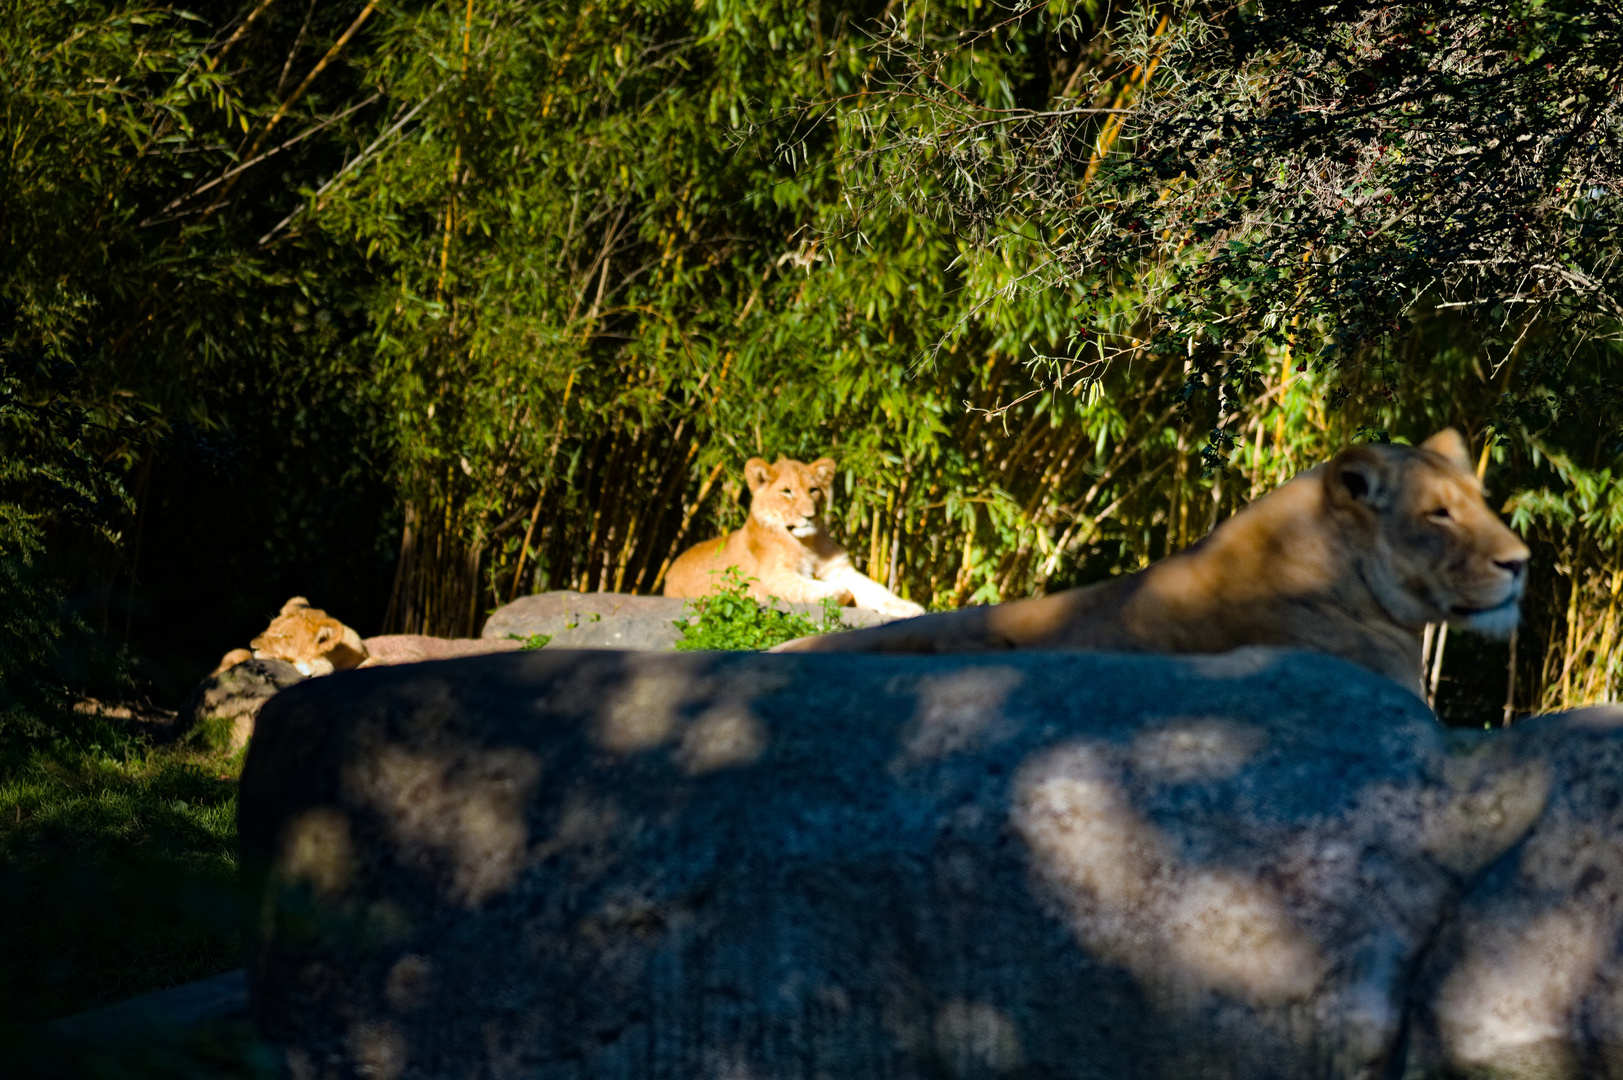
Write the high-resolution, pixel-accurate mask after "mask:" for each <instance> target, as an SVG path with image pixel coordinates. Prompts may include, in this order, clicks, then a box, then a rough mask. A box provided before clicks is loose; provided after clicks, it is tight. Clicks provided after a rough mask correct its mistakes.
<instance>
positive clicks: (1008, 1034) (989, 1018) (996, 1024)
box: [934, 1000, 1025, 1076]
mask: <svg viewBox="0 0 1623 1080" xmlns="http://www.w3.org/2000/svg"><path fill="white" fill-rule="evenodd" d="M934 1035H935V1050H936V1053H938V1054H940V1055H941V1060H942V1061H943V1063H945V1065H946V1067H947V1071H948V1072H949V1073H950V1074H951V1075H953V1076H980V1075H984V1074H986V1073H994V1074H996V1073H1006V1072H1012V1071H1014V1070H1015V1069H1018V1068H1019V1067H1020V1066H1021V1064H1023V1063H1024V1061H1025V1052H1024V1050H1023V1049H1022V1047H1021V1041H1020V1028H1019V1026H1018V1025H1017V1024H1016V1023H1015V1022H1014V1020H1013V1019H1011V1018H1010V1017H1009V1016H1008V1015H1007V1014H1006V1013H1005V1012H1004V1011H1003V1010H1001V1009H999V1008H997V1007H996V1006H994V1005H989V1004H987V1003H985V1002H981V1001H964V1000H958V1001H949V1002H948V1003H947V1004H945V1005H943V1006H942V1007H941V1008H940V1009H939V1010H937V1012H936V1015H935V1024H934Z"/></svg>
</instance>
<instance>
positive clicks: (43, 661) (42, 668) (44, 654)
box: [0, 554, 130, 769]
mask: <svg viewBox="0 0 1623 1080" xmlns="http://www.w3.org/2000/svg"><path fill="white" fill-rule="evenodd" d="M0 612H4V613H5V614H4V617H3V618H0V769H4V768H7V767H9V766H10V765H12V764H13V763H14V762H15V761H16V760H18V759H19V757H20V756H26V754H27V752H28V751H29V749H30V748H35V747H41V746H46V745H49V744H52V743H54V742H57V741H59V740H64V739H66V740H70V741H72V742H74V743H76V744H79V745H96V748H97V749H100V746H101V745H107V746H115V745H117V744H118V743H120V742H121V741H123V740H122V737H121V736H120V734H119V733H118V732H117V731H116V730H114V729H112V728H110V727H108V726H107V725H106V724H105V723H103V722H101V721H99V720H97V719H96V718H94V717H92V716H88V715H85V714H80V713H76V712H75V711H74V709H73V705H74V703H75V702H76V701H77V700H79V699H81V698H84V697H109V698H118V697H121V696H126V695H127V694H128V692H129V689H130V684H129V673H128V668H127V666H126V663H125V659H124V657H123V656H122V655H121V654H120V653H119V652H118V651H116V650H114V649H113V648H112V647H111V646H110V645H109V644H108V642H107V641H106V639H105V638H103V637H101V636H100V635H98V634H95V633H94V632H92V630H91V629H90V627H88V626H86V625H85V623H84V620H83V619H81V618H80V617H79V616H77V615H76V614H75V613H74V612H73V611H72V610H70V609H69V608H68V606H67V605H66V604H65V603H64V602H63V601H62V599H61V597H60V596H59V595H58V594H57V593H56V591H55V590H54V589H53V588H52V587H51V585H50V583H49V582H47V581H46V580H44V579H43V578H42V577H41V575H40V574H39V573H38V571H37V570H36V569H35V568H34V567H33V566H32V565H31V564H30V563H28V562H25V561H23V560H22V559H20V558H16V557H8V556H5V555H4V554H0Z"/></svg>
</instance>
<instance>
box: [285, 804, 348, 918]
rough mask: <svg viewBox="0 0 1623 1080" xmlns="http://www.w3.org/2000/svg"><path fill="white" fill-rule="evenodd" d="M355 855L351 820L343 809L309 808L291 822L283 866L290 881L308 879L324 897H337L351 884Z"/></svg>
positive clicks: (306, 880)
mask: <svg viewBox="0 0 1623 1080" xmlns="http://www.w3.org/2000/svg"><path fill="white" fill-rule="evenodd" d="M354 859H355V853H354V851H353V848H352V844H351V842H350V834H349V821H348V819H346V818H345V817H344V815H343V814H342V813H340V812H339V811H337V810H335V809H332V808H331V807H318V808H316V809H314V810H306V811H305V812H304V813H302V814H300V815H299V816H298V817H297V818H295V819H294V820H293V822H292V823H291V824H290V825H289V826H288V830H287V839H286V841H285V846H284V848H283V853H282V863H281V866H282V872H283V874H284V875H285V878H286V880H288V881H289V882H293V883H298V882H304V883H307V884H309V885H310V887H311V888H313V889H314V890H315V892H316V894H317V895H318V896H321V897H324V898H329V899H330V898H333V897H336V896H337V895H338V894H340V893H341V892H343V890H344V887H345V886H346V885H348V884H349V881H350V877H351V871H352V868H353V865H354Z"/></svg>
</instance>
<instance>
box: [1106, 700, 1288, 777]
mask: <svg viewBox="0 0 1623 1080" xmlns="http://www.w3.org/2000/svg"><path fill="white" fill-rule="evenodd" d="M1267 743H1268V737H1267V735H1266V734H1265V733H1264V732H1262V731H1261V730H1259V729H1258V728H1256V727H1253V726H1250V725H1245V724H1236V723H1234V722H1233V721H1231V720H1224V719H1221V718H1219V717H1191V718H1188V719H1183V718H1178V719H1174V720H1169V721H1167V722H1166V723H1165V724H1163V725H1162V726H1159V727H1156V728H1152V729H1150V730H1148V731H1145V732H1144V733H1142V734H1141V735H1139V736H1138V737H1137V738H1135V739H1134V740H1133V764H1134V766H1135V767H1137V768H1138V769H1139V770H1140V771H1142V772H1144V773H1147V774H1148V775H1150V776H1153V777H1155V778H1156V779H1158V780H1160V781H1162V782H1163V783H1168V784H1188V783H1194V782H1196V781H1200V780H1226V779H1228V778H1229V777H1231V776H1233V775H1234V774H1235V773H1237V772H1239V771H1240V770H1241V769H1243V768H1244V767H1245V764H1246V762H1248V761H1250V760H1251V759H1252V757H1254V756H1255V755H1256V753H1257V751H1259V750H1261V749H1262V748H1263V747H1264V746H1266V745H1267Z"/></svg>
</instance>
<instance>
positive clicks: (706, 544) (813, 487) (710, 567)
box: [665, 457, 924, 617]
mask: <svg viewBox="0 0 1623 1080" xmlns="http://www.w3.org/2000/svg"><path fill="white" fill-rule="evenodd" d="M833 480H834V459H833V458H826V457H825V458H818V459H817V460H816V461H814V462H812V463H811V464H810V465H806V464H803V463H802V462H799V461H791V460H790V459H788V458H779V459H778V460H777V462H776V463H775V464H772V465H768V464H767V463H766V462H765V461H764V460H762V459H761V458H750V459H749V460H748V461H746V462H745V463H744V481H745V483H747V484H749V488H750V514H749V519H748V520H747V521H745V523H744V527H743V528H742V529H738V530H737V531H735V532H733V533H730V534H729V535H727V536H723V537H721V538H719V539H716V540H705V541H703V542H701V543H697V544H694V545H693V546H692V547H690V548H688V549H687V550H686V551H684V552H683V553H682V555H681V556H680V557H679V558H678V559H677V560H676V561H675V562H674V563H672V564H671V568H670V571H669V572H668V573H667V574H666V575H665V595H666V596H677V597H695V596H705V595H707V594H709V593H710V592H711V591H712V590H713V589H714V588H715V587H716V586H717V585H718V584H720V577H719V571H722V570H725V569H727V568H728V567H730V566H736V567H738V568H739V570H740V571H742V572H743V575H744V577H746V578H755V579H756V580H754V581H752V582H750V587H749V594H750V595H751V596H752V597H754V598H755V599H757V600H766V599H767V598H768V597H773V596H776V597H778V598H779V599H780V600H786V601H788V602H789V603H791V604H806V603H815V602H817V601H819V600H822V599H823V598H824V597H833V598H834V599H835V600H837V601H838V602H839V603H841V604H853V603H854V604H855V605H856V606H857V607H862V608H868V609H869V610H871V611H878V612H881V613H883V614H886V615H896V616H901V617H911V616H914V615H922V614H924V609H923V608H922V607H920V606H919V605H918V604H915V603H913V601H911V600H903V599H902V598H901V597H900V596H897V595H896V594H895V593H893V592H891V591H890V590H889V589H887V588H885V587H884V586H883V585H881V584H879V582H877V581H875V580H873V579H872V578H870V577H868V576H867V575H866V574H863V573H861V572H860V571H858V570H857V568H856V567H854V566H852V565H851V560H850V558H849V557H848V556H847V555H846V553H845V549H844V548H842V547H840V545H838V544H836V543H835V542H834V540H833V538H832V537H830V536H829V535H828V530H827V529H825V528H824V527H823V507H824V506H825V505H826V504H827V502H828V487H829V484H831V483H832V482H833Z"/></svg>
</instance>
